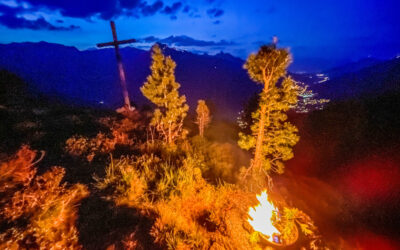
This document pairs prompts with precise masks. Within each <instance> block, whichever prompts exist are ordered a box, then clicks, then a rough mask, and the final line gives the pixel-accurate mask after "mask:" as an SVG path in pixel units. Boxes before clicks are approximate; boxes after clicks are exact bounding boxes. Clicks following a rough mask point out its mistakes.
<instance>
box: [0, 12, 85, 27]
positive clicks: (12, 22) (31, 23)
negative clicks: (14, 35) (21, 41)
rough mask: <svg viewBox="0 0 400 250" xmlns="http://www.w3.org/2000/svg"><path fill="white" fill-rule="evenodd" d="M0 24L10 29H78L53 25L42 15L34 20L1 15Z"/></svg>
mask: <svg viewBox="0 0 400 250" xmlns="http://www.w3.org/2000/svg"><path fill="white" fill-rule="evenodd" d="M0 24H1V25H3V26H6V27H7V28H10V29H31V30H75V29H79V26H75V25H70V26H66V27H64V26H54V25H52V24H51V23H49V22H47V21H46V20H45V19H44V18H43V17H39V18H38V19H36V20H27V19H25V18H22V17H16V16H12V15H8V14H5V15H1V16H0Z"/></svg>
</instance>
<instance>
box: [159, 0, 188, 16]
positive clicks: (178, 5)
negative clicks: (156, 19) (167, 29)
mask: <svg viewBox="0 0 400 250" xmlns="http://www.w3.org/2000/svg"><path fill="white" fill-rule="evenodd" d="M182 5H183V4H182V3H181V2H176V3H174V4H173V5H171V6H165V8H164V10H163V11H162V13H164V14H167V15H170V14H171V15H175V14H176V12H178V10H179V9H180V8H181V7H182Z"/></svg>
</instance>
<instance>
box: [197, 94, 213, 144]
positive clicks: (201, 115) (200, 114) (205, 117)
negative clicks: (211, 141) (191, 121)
mask: <svg viewBox="0 0 400 250" xmlns="http://www.w3.org/2000/svg"><path fill="white" fill-rule="evenodd" d="M196 113H197V120H196V123H197V125H198V126H199V134H200V136H201V137H203V136H204V129H205V128H207V127H208V125H209V124H210V122H211V117H210V110H209V109H208V107H207V104H206V102H205V101H204V100H199V101H198V104H197V108H196Z"/></svg>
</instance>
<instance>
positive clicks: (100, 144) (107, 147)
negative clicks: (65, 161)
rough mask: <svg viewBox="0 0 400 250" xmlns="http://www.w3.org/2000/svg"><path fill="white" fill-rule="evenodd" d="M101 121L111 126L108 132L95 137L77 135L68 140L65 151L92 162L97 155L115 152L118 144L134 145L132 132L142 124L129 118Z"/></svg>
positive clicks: (104, 119) (103, 119)
mask: <svg viewBox="0 0 400 250" xmlns="http://www.w3.org/2000/svg"><path fill="white" fill-rule="evenodd" d="M100 122H101V123H102V124H104V125H105V126H107V127H109V129H110V131H109V132H108V133H102V132H99V133H98V134H97V135H96V137H94V138H87V137H84V136H78V135H75V136H73V137H71V138H69V139H68V140H67V141H66V143H65V144H66V145H65V151H66V152H67V153H69V154H70V155H72V156H75V157H78V156H79V157H85V158H86V159H87V161H89V162H91V161H92V160H93V159H94V157H95V156H96V155H104V154H108V153H111V152H113V151H114V150H115V148H116V146H117V145H122V146H132V145H133V138H132V133H133V131H134V130H135V129H137V128H138V127H139V126H140V123H139V122H134V121H132V120H130V119H128V118H125V119H122V120H116V119H111V118H102V119H100Z"/></svg>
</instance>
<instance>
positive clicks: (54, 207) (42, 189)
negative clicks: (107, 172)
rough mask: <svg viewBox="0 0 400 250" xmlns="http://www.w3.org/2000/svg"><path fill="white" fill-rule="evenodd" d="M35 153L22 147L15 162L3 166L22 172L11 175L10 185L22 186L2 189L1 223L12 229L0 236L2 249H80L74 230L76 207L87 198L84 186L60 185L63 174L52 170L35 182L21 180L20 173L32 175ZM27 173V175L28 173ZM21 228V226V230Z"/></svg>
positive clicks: (55, 169)
mask: <svg viewBox="0 0 400 250" xmlns="http://www.w3.org/2000/svg"><path fill="white" fill-rule="evenodd" d="M35 156H36V152H34V151H32V150H30V149H29V148H27V147H23V148H22V149H21V150H20V151H19V152H18V153H17V156H16V157H15V158H14V159H11V160H10V161H9V162H7V163H2V164H1V168H3V167H4V166H13V165H14V164H15V165H14V166H13V167H14V168H15V169H20V170H22V171H13V173H12V174H11V175H10V176H9V177H14V178H9V179H8V181H9V182H18V181H19V182H20V183H21V184H22V185H23V186H22V187H20V188H18V189H14V188H11V189H10V187H12V185H4V183H2V185H3V188H2V189H3V191H5V195H4V196H2V200H1V206H2V207H1V215H2V217H3V218H4V219H3V220H4V221H2V223H4V222H6V223H7V224H8V225H11V227H9V228H8V229H7V230H5V231H4V232H2V233H0V248H1V249H22V248H24V249H25V248H28V249H36V248H40V249H80V248H81V247H80V245H79V242H78V231H77V229H76V227H75V222H76V219H77V212H78V211H77V204H78V203H79V202H80V201H81V200H82V199H83V198H85V197H86V196H87V195H88V193H89V192H88V190H87V188H86V186H84V185H81V184H75V185H73V186H70V187H67V186H66V184H61V181H62V179H63V177H64V174H65V170H64V169H63V168H60V167H53V168H52V169H51V170H49V171H47V172H45V173H44V174H42V175H38V176H36V177H35V178H30V177H29V178H22V179H21V178H20V176H21V175H20V174H21V172H25V173H29V176H30V174H31V173H32V171H34V170H33V169H32V166H33V165H34V163H33V159H34V158H35ZM28 169H29V171H27V170H28ZM21 221H24V222H25V223H23V224H21V223H18V222H21ZM21 225H24V226H21Z"/></svg>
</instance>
